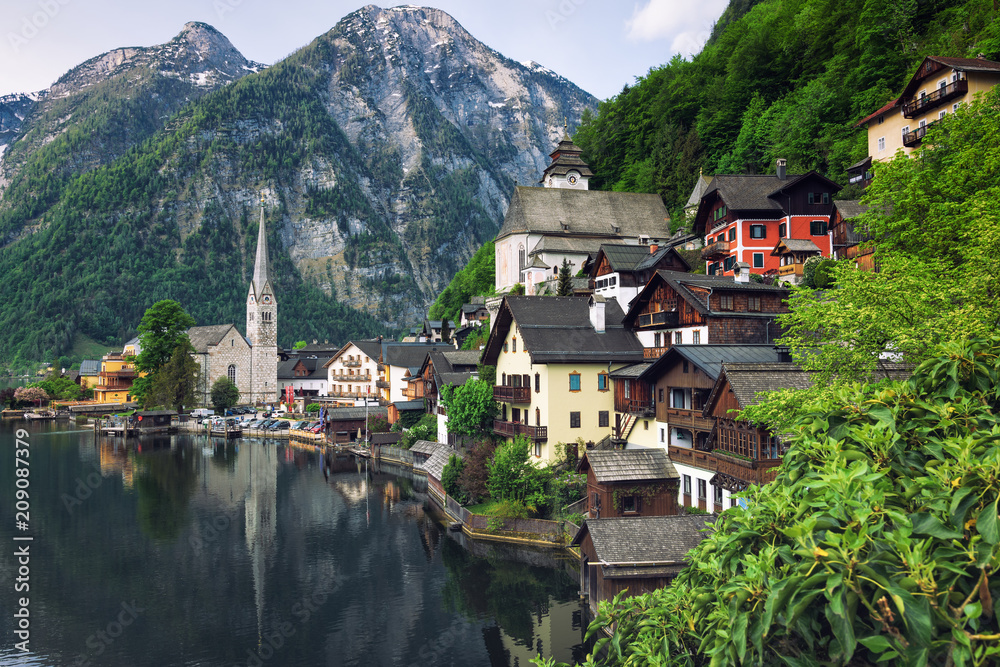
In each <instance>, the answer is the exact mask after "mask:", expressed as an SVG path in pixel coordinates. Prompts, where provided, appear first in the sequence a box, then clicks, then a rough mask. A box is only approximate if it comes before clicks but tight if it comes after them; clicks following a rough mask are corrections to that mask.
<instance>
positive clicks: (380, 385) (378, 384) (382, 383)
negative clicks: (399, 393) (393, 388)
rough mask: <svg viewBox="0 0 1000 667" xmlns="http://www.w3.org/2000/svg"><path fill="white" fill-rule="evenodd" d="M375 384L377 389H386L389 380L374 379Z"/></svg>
mask: <svg viewBox="0 0 1000 667" xmlns="http://www.w3.org/2000/svg"><path fill="white" fill-rule="evenodd" d="M375 386H376V387H378V388H379V389H388V388H389V381H388V380H376V381H375Z"/></svg>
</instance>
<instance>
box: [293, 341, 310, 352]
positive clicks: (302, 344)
mask: <svg viewBox="0 0 1000 667" xmlns="http://www.w3.org/2000/svg"><path fill="white" fill-rule="evenodd" d="M306 345H307V343H306V342H305V341H304V340H300V341H296V343H295V345H292V349H293V350H301V349H302V348H304V347H305V346H306Z"/></svg>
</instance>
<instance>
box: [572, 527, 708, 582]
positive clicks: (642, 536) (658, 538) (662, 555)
mask: <svg viewBox="0 0 1000 667" xmlns="http://www.w3.org/2000/svg"><path fill="white" fill-rule="evenodd" d="M715 519H716V517H715V516H712V515H710V514H709V515H676V516H642V517H622V518H613V519H587V520H586V521H585V522H584V524H583V526H582V527H581V528H580V530H579V531H578V532H577V534H576V537H574V538H573V546H579V545H580V544H581V543H582V542H583V538H584V536H585V535H586V534H589V535H590V539H591V540H592V541H593V543H594V551H595V552H596V555H597V559H598V561H599V562H600V563H601V565H602V566H604V567H605V568H606V569H605V570H604V576H605V577H610V576H618V577H623V576H636V575H638V574H640V573H639V572H636V571H635V568H636V567H637V566H645V568H641V569H642V574H646V575H647V576H648V575H650V574H653V573H651V572H649V571H648V569H647V568H650V567H655V566H661V567H663V566H670V565H673V566H678V567H677V568H676V569H674V570H673V571H677V569H680V567H679V566H682V565H683V564H684V562H685V560H686V559H687V553H688V552H689V551H691V549H693V548H694V547H696V546H698V543H699V542H701V541H702V540H703V539H705V538H706V537H707V536H708V534H707V533H706V532H705V529H706V528H708V527H709V524H710V523H712V522H714V521H715ZM630 566H631V567H630Z"/></svg>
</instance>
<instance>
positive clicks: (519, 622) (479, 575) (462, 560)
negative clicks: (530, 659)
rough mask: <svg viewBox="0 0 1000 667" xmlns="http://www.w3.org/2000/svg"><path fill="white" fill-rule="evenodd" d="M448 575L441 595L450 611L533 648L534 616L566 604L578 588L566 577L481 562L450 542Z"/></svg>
mask: <svg viewBox="0 0 1000 667" xmlns="http://www.w3.org/2000/svg"><path fill="white" fill-rule="evenodd" d="M441 561H442V563H444V566H445V569H446V570H447V572H448V581H447V582H446V583H445V586H444V590H443V591H442V599H443V601H444V605H445V607H446V608H447V609H449V610H452V611H455V612H458V613H461V614H463V615H464V616H466V617H468V618H470V619H486V618H492V619H493V620H495V621H496V623H497V625H499V626H500V628H501V629H502V630H503V631H504V632H505V633H507V634H508V635H509V636H510V637H512V638H513V639H514V640H515V641H517V642H519V643H523V644H525V645H527V646H528V647H529V648H531V643H532V637H533V636H534V623H533V619H532V615H533V614H537V615H539V616H540V615H542V614H545V613H547V612H548V608H549V602H550V600H551V599H553V598H555V599H567V598H568V597H571V596H572V595H573V593H574V590H575V586H574V584H573V582H572V581H570V580H569V579H568V578H567V577H565V576H564V575H563V573H562V572H560V571H557V570H552V569H549V568H542V567H534V566H530V565H525V564H523V563H517V562H514V561H510V560H503V559H500V558H478V557H476V556H473V555H471V554H470V553H469V552H467V551H466V550H465V549H464V548H463V547H462V546H461V545H460V544H458V543H457V542H455V541H454V540H451V539H446V540H441Z"/></svg>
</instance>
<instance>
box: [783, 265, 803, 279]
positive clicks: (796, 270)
mask: <svg viewBox="0 0 1000 667" xmlns="http://www.w3.org/2000/svg"><path fill="white" fill-rule="evenodd" d="M803 266H804V264H785V265H784V266H779V267H778V275H779V276H801V275H802V267H803Z"/></svg>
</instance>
